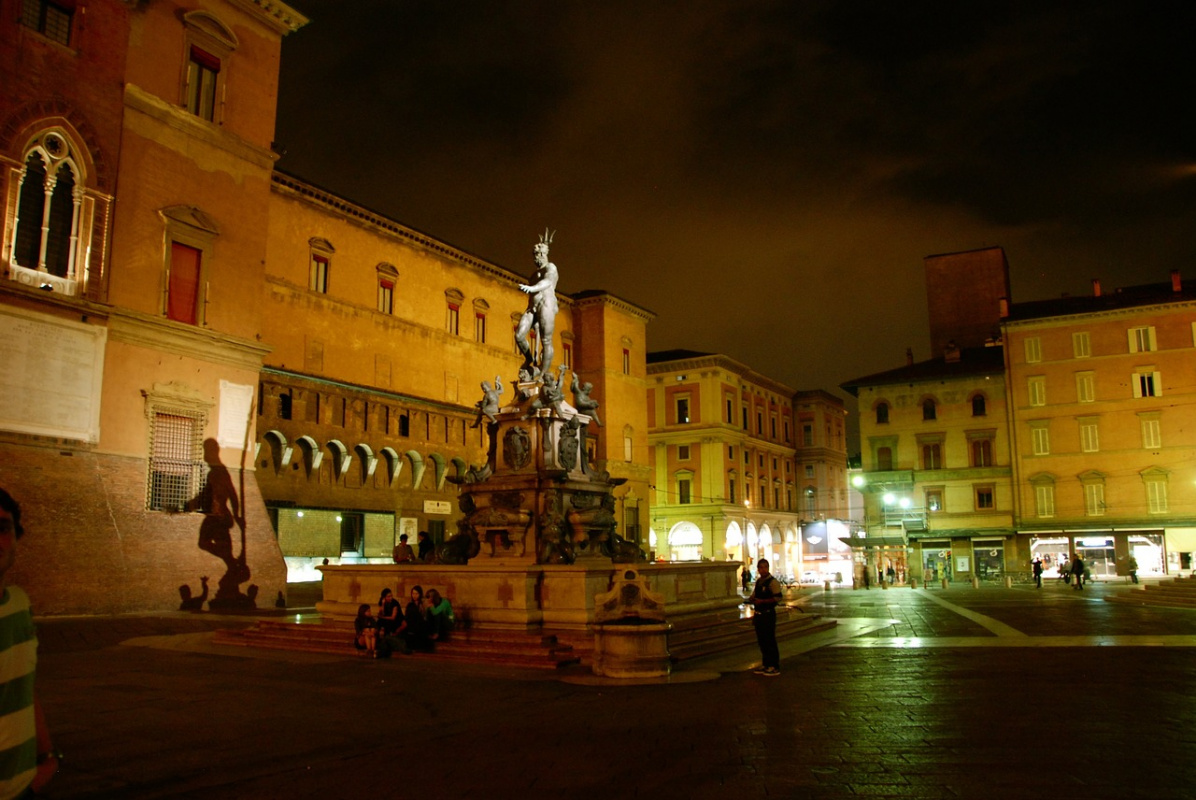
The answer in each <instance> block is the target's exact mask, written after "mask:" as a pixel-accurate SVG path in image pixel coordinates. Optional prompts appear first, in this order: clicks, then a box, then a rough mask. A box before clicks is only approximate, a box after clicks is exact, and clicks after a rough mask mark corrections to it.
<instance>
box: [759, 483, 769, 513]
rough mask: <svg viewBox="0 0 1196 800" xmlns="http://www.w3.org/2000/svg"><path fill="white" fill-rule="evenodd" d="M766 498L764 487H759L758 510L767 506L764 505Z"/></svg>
mask: <svg viewBox="0 0 1196 800" xmlns="http://www.w3.org/2000/svg"><path fill="white" fill-rule="evenodd" d="M767 497H768V495H767V493H766V492H765V490H764V487H763V486H761V487H760V508H766V507H767V505H766V503H765V500H766V499H767Z"/></svg>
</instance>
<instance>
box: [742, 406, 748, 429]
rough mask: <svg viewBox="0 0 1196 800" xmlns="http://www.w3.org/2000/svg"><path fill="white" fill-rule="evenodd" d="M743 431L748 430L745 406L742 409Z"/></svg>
mask: <svg viewBox="0 0 1196 800" xmlns="http://www.w3.org/2000/svg"><path fill="white" fill-rule="evenodd" d="M743 429H744V430H745V431H746V430H747V429H748V410H747V406H744V407H743Z"/></svg>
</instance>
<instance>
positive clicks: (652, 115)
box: [276, 0, 1196, 408]
mask: <svg viewBox="0 0 1196 800" xmlns="http://www.w3.org/2000/svg"><path fill="white" fill-rule="evenodd" d="M292 4H293V5H294V7H295V8H297V9H298V10H300V11H301V12H303V13H304V14H306V15H308V16H310V17H311V20H312V21H311V23H310V24H309V25H308V26H307V27H305V28H303V29H301V30H300V31H299V32H298V33H296V34H292V35H290V36H288V37H287V38H286V39H285V40H284V42H283V57H282V77H281V94H280V104H279V111H278V131H277V136H276V138H277V140H278V142H279V145H280V146H281V147H282V148H285V151H286V155H285V156H284V157H283V158H282V159H281V161H280V162H279V168H280V169H282V170H284V171H287V172H290V173H292V174H295V175H297V176H299V177H301V178H304V179H306V180H308V181H311V182H312V183H315V184H317V185H319V186H322V187H324V188H326V189H328V190H331V191H333V192H336V193H337V194H340V195H342V196H344V197H347V198H349V199H351V200H353V201H355V202H358V203H360V204H362V205H365V206H367V207H369V208H372V209H374V210H376V211H378V212H381V213H383V214H385V215H387V216H389V217H392V218H393V219H396V220H398V221H399V222H402V223H403V224H406V225H409V226H411V227H413V228H416V229H418V230H422V231H425V232H427V233H429V234H432V235H434V236H436V237H438V238H440V239H442V240H444V241H447V242H449V243H450V244H453V245H455V246H456V247H459V248H461V249H463V250H466V251H468V252H471V253H474V254H477V255H479V256H482V257H484V258H486V259H489V260H491V261H494V262H496V263H498V264H501V265H503V266H505V267H507V268H509V269H511V270H513V271H515V272H518V273H520V274H530V272H531V270H532V259H531V247H532V245H533V244H534V243H535V242H536V241H537V236H538V234H539V233H540V232H541V231H543V230H544V228H545V226H548V227H551V228H553V229H555V230H556V231H557V234H556V238H555V240H554V243H553V248H552V260H553V261H554V262H555V263H556V264H557V266H558V268H559V269H560V273H561V283H560V288H561V290H563V291H565V292H570V293H571V292H576V291H580V290H582V289H606V290H608V291H610V292H612V293H614V294H616V295H619V296H621V297H624V298H626V299H628V300H631V301H633V302H635V303H637V304H639V305H641V306H644V307H646V308H648V309H650V310H651V311H653V312H655V313H656V314H657V319H656V320H655V321H654V322H652V323H651V324H650V325H649V327H648V337H649V339H648V341H649V348H650V349H651V350H664V349H672V348H686V349H691V350H701V351H710V352H721V353H726V354H727V355H729V356H731V357H733V358H736V359H738V360H740V361H742V362H744V363H746V364H748V365H749V366H751V367H753V368H754V369H756V370H758V371H760V372H762V373H764V374H766V375H769V376H771V377H773V378H776V379H778V380H780V381H783V382H784V383H786V384H788V385H790V386H793V387H794V388H797V389H814V388H822V389H829V390H834V391H836V393H840V392H838V390H837V386H838V384H839V383H841V382H843V381H846V380H849V379H852V378H856V377H860V376H863V375H866V374H869V373H873V372H878V371H881V370H885V369H890V368H893V367H897V366H901V365H902V364H904V363H905V349H906V348H907V347H912V348H913V350H914V355H915V357H916V358H918V359H924V358H927V357H929V336H928V330H927V322H926V297H925V293H926V289H925V282H924V280H923V267H922V258H923V256H926V255H931V254H935V253H946V252H954V251H959V250H970V249H973V248H978V247H987V246H991V245H1001V246H1003V247H1004V248H1005V251H1006V254H1007V256H1008V258H1009V262H1010V269H1011V280H1012V286H1013V300H1014V301H1015V302H1017V301H1024V300H1037V299H1042V298H1047V297H1053V296H1058V295H1061V294H1064V293H1070V294H1087V293H1089V292H1091V280H1092V279H1093V278H1100V279H1101V282H1102V286H1103V288H1104V289H1105V290H1106V291H1108V290H1110V289H1112V288H1113V287H1116V286H1122V285H1133V284H1140V283H1151V282H1164V281H1167V280H1168V279H1169V272H1170V271H1171V270H1173V269H1179V270H1181V272H1182V273H1183V274H1184V277H1185V278H1187V279H1189V280H1196V236H1194V235H1193V231H1196V168H1194V166H1196V111H1194V109H1196V65H1194V55H1193V54H1194V53H1196V47H1194V46H1193V44H1192V38H1191V37H1192V34H1193V31H1196V24H1194V23H1196V3H1190V2H1159V1H1156V0H1152V2H1122V3H1116V2H1104V1H1103V0H1090V1H1089V2H1076V3H1050V2H1033V3H986V2H978V1H976V0H968V1H967V2H959V1H958V0H956V1H955V2H950V3H946V2H944V3H926V2H917V1H916V0H914V1H912V2H903V3H893V2H867V3H865V2H752V1H751V0H734V1H731V0H729V1H728V2H722V3H715V2H697V1H696V0H690V2H684V3H665V2H655V1H654V0H638V1H637V2H604V1H602V0H590V2H584V3H583V2H571V1H570V0H554V1H553V2H500V1H499V0H489V1H488V2H473V1H472V0H411V1H410V2H407V1H406V0H353V1H352V2H345V0H292ZM840 394H841V393H840ZM849 408H853V406H851V405H850V404H849Z"/></svg>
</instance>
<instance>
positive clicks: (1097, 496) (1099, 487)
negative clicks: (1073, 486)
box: [1084, 483, 1105, 517]
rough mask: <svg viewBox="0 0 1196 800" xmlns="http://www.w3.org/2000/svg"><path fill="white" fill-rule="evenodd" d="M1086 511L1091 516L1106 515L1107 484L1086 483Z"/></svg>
mask: <svg viewBox="0 0 1196 800" xmlns="http://www.w3.org/2000/svg"><path fill="white" fill-rule="evenodd" d="M1084 513H1085V514H1087V515H1088V516H1090V517H1103V516H1104V515H1105V485H1104V484H1103V483H1086V484H1084Z"/></svg>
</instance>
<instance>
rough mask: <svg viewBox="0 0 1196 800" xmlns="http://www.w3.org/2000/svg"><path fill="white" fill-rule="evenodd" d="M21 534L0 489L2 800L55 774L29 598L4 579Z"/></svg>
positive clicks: (12, 504) (17, 510) (13, 508)
mask: <svg viewBox="0 0 1196 800" xmlns="http://www.w3.org/2000/svg"><path fill="white" fill-rule="evenodd" d="M24 532H25V530H24V528H22V527H21V507H20V506H19V505H17V502H16V501H15V500H13V499H12V496H11V495H9V493H8V492H6V491H4V490H3V489H0V800H9V798H21V797H28V796H30V794H31V793H33V792H38V791H40V790H41V789H42V788H43V787H44V786H45V785H46V784H47V783H49V781H50V778H51V777H53V775H54V773H55V772H56V771H57V770H58V754H57V753H55V752H54V749H53V747H52V746H51V744H50V732H49V730H47V728H46V720H45V718H44V717H43V716H42V710H41V706H39V705H38V703H37V700H36V699H35V698H34V695H33V679H34V676H35V675H36V673H37V635H36V633H35V632H34V630H33V612H32V611H31V610H30V608H29V596H28V595H26V594H25V592H24V591H22V590H21V588H20V587H17V586H10V585H9V584H8V578H7V576H8V571H9V569H11V568H12V565H13V562H14V561H16V557H17V540H18V539H20V538H21V534H23V533H24Z"/></svg>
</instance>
